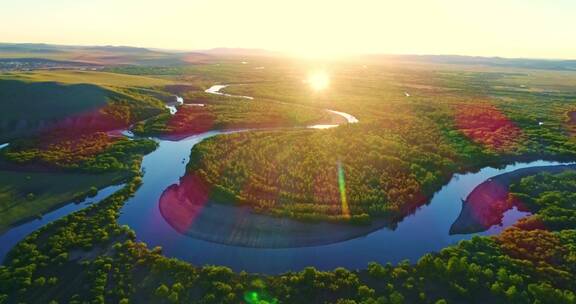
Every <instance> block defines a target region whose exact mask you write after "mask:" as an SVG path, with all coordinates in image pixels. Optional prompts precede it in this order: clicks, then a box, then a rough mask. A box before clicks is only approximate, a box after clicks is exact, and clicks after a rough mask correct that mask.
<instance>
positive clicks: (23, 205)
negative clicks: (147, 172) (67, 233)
mask: <svg viewBox="0 0 576 304" xmlns="http://www.w3.org/2000/svg"><path fill="white" fill-rule="evenodd" d="M127 177H128V175H126V174H125V173H123V172H114V173H106V174H78V173H54V172H19V171H5V170H2V171H0V233H1V232H3V231H5V230H6V229H7V228H8V227H10V226H12V225H14V224H16V223H19V222H22V221H23V220H27V219H32V218H34V217H37V216H41V215H42V214H44V213H46V212H47V211H50V210H51V209H53V208H55V207H57V206H58V205H60V204H62V203H66V202H70V201H73V200H76V199H79V198H82V197H83V196H86V195H87V194H89V193H90V192H93V191H94V189H93V188H95V189H100V188H103V187H105V186H107V185H110V184H113V183H115V182H119V181H121V180H122V179H125V178H127Z"/></svg>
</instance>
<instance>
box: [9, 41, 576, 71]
mask: <svg viewBox="0 0 576 304" xmlns="http://www.w3.org/2000/svg"><path fill="white" fill-rule="evenodd" d="M253 56H282V53H279V52H273V51H268V50H264V49H249V48H214V49H207V50H197V51H173V50H161V49H150V48H141V47H131V46H109V45H108V46H69V45H54V44H43V43H0V59H14V58H19V59H20V60H22V59H23V58H25V59H26V58H27V59H48V60H55V61H68V62H75V63H82V64H93V65H151V66H172V65H179V64H186V63H208V62H214V61H215V60H217V59H218V58H221V57H253ZM360 57H363V58H369V59H371V60H379V59H386V60H399V61H410V62H423V63H438V64H459V65H481V66H492V67H515V68H527V69H546V70H564V71H576V60H553V59H520V58H502V57H474V56H459V55H384V54H381V55H365V56H360Z"/></svg>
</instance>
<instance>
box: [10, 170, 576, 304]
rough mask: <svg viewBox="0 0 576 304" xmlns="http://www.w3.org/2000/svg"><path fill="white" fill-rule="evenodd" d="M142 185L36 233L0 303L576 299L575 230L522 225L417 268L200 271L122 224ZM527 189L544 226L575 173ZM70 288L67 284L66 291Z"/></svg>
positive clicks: (527, 184)
mask: <svg viewBox="0 0 576 304" xmlns="http://www.w3.org/2000/svg"><path fill="white" fill-rule="evenodd" d="M135 170H136V169H135ZM135 172H136V171H135ZM539 178H546V179H550V180H551V181H553V184H552V185H547V186H545V187H539V186H536V187H533V185H534V184H533V183H534V180H535V179H539ZM139 183H140V179H139V178H138V177H135V178H133V179H132V181H130V182H129V183H128V184H127V185H126V186H125V187H124V188H123V189H122V190H120V191H118V192H117V193H115V194H114V195H112V196H111V197H109V198H107V199H105V200H104V201H102V202H100V203H98V204H96V205H93V206H91V207H89V208H87V209H85V210H82V211H79V212H77V213H75V214H72V215H70V216H67V217H65V218H63V219H61V220H59V221H56V222H54V223H52V224H50V225H48V226H46V227H44V228H42V229H40V230H38V231H36V232H34V233H33V234H31V235H30V236H28V237H27V238H26V239H25V240H24V241H23V242H21V243H20V244H18V246H17V247H16V248H14V250H13V251H12V252H11V254H10V255H9V257H8V259H7V261H6V262H5V264H4V265H3V266H0V283H1V284H0V299H1V300H2V301H3V302H4V303H20V302H30V303H36V302H38V299H43V300H46V301H43V302H45V303H83V302H90V303H106V302H117V303H139V302H142V301H154V302H158V303H186V302H194V303H238V302H244V303H303V302H306V301H313V302H317V303H340V304H343V303H350V304H351V303H416V302H418V303H435V304H439V303H462V302H465V303H574V301H576V295H575V294H574V290H576V285H575V282H576V278H575V274H576V259H575V252H574V247H575V246H576V232H575V230H574V229H557V228H555V227H560V226H556V225H550V226H548V227H547V228H546V229H540V228H535V227H527V226H526V225H524V224H520V225H518V226H517V227H511V228H508V229H507V230H505V231H504V232H503V233H502V234H500V235H498V236H495V237H474V238H473V239H471V240H469V241H462V242H460V243H459V244H457V245H454V246H450V247H447V248H445V249H443V250H442V251H440V252H438V253H430V254H427V255H425V256H423V257H422V258H420V259H419V260H418V261H417V262H416V263H414V264H411V263H409V262H408V261H406V262H402V263H399V264H398V265H395V266H393V265H390V264H386V265H381V264H378V263H370V264H369V265H367V268H365V269H363V270H358V271H351V270H347V269H344V268H337V269H334V270H332V271H318V270H316V269H314V268H312V267H309V268H306V269H304V270H302V271H299V272H288V273H285V274H282V275H277V276H262V275H257V274H248V273H245V272H240V273H235V272H233V271H231V270H230V269H229V268H226V267H222V266H203V267H195V266H193V265H191V264H188V263H186V262H182V261H179V260H177V259H170V258H166V257H164V256H163V255H162V249H161V248H152V249H149V248H147V246H146V244H144V243H139V242H137V241H135V235H134V233H133V232H132V231H131V230H130V228H128V227H125V226H124V227H123V226H120V225H119V224H118V223H117V222H116V218H117V217H118V212H119V209H120V208H121V206H122V203H123V201H124V200H125V199H126V198H127V197H128V196H130V195H131V194H132V193H134V191H136V189H137V188H138V187H139ZM520 185H522V186H516V187H515V190H516V191H518V192H515V193H516V194H515V196H519V195H524V196H523V197H525V198H527V199H532V200H534V201H535V202H540V201H541V200H544V201H546V203H539V204H537V206H542V205H546V206H547V207H544V208H542V207H534V209H531V210H532V211H533V212H534V214H535V215H534V216H535V217H540V216H542V220H543V221H544V222H547V221H548V219H547V218H548V216H547V215H545V214H546V209H547V208H548V209H555V208H560V209H562V208H564V207H566V203H565V202H566V201H562V200H552V199H542V198H543V197H548V195H547V193H550V192H554V191H558V192H560V193H562V192H563V191H569V192H570V193H574V192H575V191H576V189H574V172H570V173H565V174H560V175H557V176H538V177H534V178H527V179H524V180H523V181H522V182H521V183H520ZM527 206H532V205H527ZM572 210H573V209H572ZM541 212H544V214H542V213H541ZM572 220H573V218H572ZM551 221H552V222H554V221H555V220H554V219H552V220H551ZM552 222H549V223H552ZM564 227H565V226H564ZM572 227H573V226H572ZM63 282H68V283H66V285H67V286H63Z"/></svg>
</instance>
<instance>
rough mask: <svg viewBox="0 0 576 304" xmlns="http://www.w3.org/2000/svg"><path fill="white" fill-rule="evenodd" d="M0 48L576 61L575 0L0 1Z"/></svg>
mask: <svg viewBox="0 0 576 304" xmlns="http://www.w3.org/2000/svg"><path fill="white" fill-rule="evenodd" d="M0 8H1V10H0V42H19V43H20V42H35V43H36V42H42V43H56V44H71V45H129V46H141V47H151V48H165V49H181V50H193V49H208V48H215V47H241V48H263V49H268V50H274V51H283V52H289V53H293V54H297V55H304V56H310V57H318V56H319V57H324V56H341V55H349V54H364V53H385V54H458V55H476V56H502V57H521V58H565V59H576V39H575V38H574V36H575V35H576V21H575V19H574V16H576V1H574V0H482V1H479V0H478V1H477V0H474V1H473V0H353V1H349V0H330V1H325V0H316V1H315V0H288V1H278V0H162V1H149V0H49V1H48V0H0Z"/></svg>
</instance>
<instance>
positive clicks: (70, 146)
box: [0, 133, 157, 173]
mask: <svg viewBox="0 0 576 304" xmlns="http://www.w3.org/2000/svg"><path fill="white" fill-rule="evenodd" d="M156 145H157V143H156V142H154V141H153V140H149V139H137V140H129V139H126V138H118V137H116V138H111V137H110V136H109V135H107V134H106V133H94V134H88V135H81V136H79V137H76V138H74V139H72V138H66V139H64V140H61V139H59V140H58V141H56V142H52V143H49V144H47V145H43V144H42V143H41V142H39V141H38V140H34V139H33V140H21V141H19V142H17V143H15V144H13V145H11V146H10V147H9V148H7V149H5V150H3V151H1V153H0V155H1V156H2V157H3V158H4V159H5V160H8V161H11V162H14V163H17V164H21V165H42V166H47V167H50V168H58V169H65V170H74V171H80V172H90V173H101V172H111V171H118V170H122V171H129V170H130V169H131V167H132V166H133V164H134V163H135V161H136V160H137V158H138V155H139V154H147V153H150V152H151V151H153V150H154V149H156Z"/></svg>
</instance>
